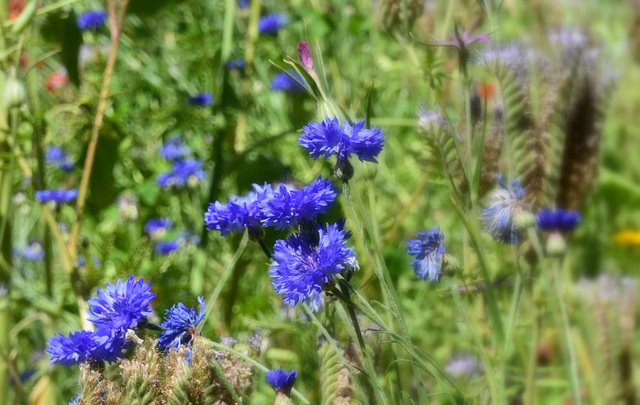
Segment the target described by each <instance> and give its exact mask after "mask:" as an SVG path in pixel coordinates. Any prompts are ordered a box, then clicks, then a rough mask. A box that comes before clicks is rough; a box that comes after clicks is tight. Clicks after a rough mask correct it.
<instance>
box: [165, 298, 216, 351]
mask: <svg viewBox="0 0 640 405" xmlns="http://www.w3.org/2000/svg"><path fill="white" fill-rule="evenodd" d="M198 302H199V303H200V312H196V309H195V307H194V308H191V309H188V308H187V307H186V306H185V305H184V304H183V303H179V304H178V305H174V306H173V307H172V308H171V309H170V310H168V311H167V312H166V314H165V315H164V322H163V323H162V325H161V326H162V327H163V328H164V329H165V331H164V332H162V334H161V335H160V337H159V338H158V347H159V348H160V349H161V350H167V349H169V348H174V349H176V350H177V349H178V347H179V346H180V345H188V344H190V343H191V342H192V341H193V338H194V337H195V336H197V335H198V324H199V323H200V322H202V320H203V319H204V314H205V306H204V298H203V297H198Z"/></svg>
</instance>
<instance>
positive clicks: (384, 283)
mask: <svg viewBox="0 0 640 405" xmlns="http://www.w3.org/2000/svg"><path fill="white" fill-rule="evenodd" d="M342 190H343V193H344V199H345V203H346V205H347V209H348V210H349V214H350V216H351V220H352V221H353V227H354V228H355V230H356V233H357V235H358V239H359V240H360V244H361V245H362V249H363V250H364V252H365V255H366V256H367V259H368V260H369V263H371V267H372V268H373V271H374V273H375V274H376V277H378V280H379V282H380V286H381V287H382V292H383V296H384V298H385V303H386V304H387V305H390V307H391V311H392V312H393V313H394V314H395V315H396V320H397V322H398V325H399V326H400V330H401V333H402V336H403V339H404V340H406V342H407V343H409V342H411V336H410V334H409V328H407V324H406V323H405V321H404V317H403V315H402V312H401V309H400V306H399V305H398V299H397V294H396V292H395V289H394V288H393V284H392V283H391V277H389V271H388V269H387V268H386V264H385V263H384V260H383V258H382V255H380V256H379V259H380V263H381V264H382V267H383V268H384V270H383V268H381V267H380V266H379V265H378V264H377V262H376V261H375V260H374V258H373V256H372V254H371V251H370V250H369V248H368V247H367V244H366V243H365V239H364V232H363V230H362V225H361V222H360V220H359V218H358V214H357V213H356V210H355V208H354V206H353V199H352V196H351V187H350V186H349V182H343V183H342ZM378 248H379V246H378ZM412 369H413V378H414V379H415V382H416V384H417V385H418V395H419V396H420V402H421V403H424V401H427V398H426V395H425V392H426V391H425V388H424V384H423V382H422V373H421V372H420V368H419V367H418V366H417V365H416V364H413V363H412Z"/></svg>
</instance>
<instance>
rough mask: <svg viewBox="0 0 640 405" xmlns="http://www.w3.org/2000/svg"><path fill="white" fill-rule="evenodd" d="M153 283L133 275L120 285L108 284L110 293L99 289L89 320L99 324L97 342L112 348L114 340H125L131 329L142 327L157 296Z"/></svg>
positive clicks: (92, 303)
mask: <svg viewBox="0 0 640 405" xmlns="http://www.w3.org/2000/svg"><path fill="white" fill-rule="evenodd" d="M150 290H151V284H150V283H145V282H144V280H142V279H138V280H135V279H134V278H133V275H131V276H129V278H128V279H127V281H124V282H123V281H122V280H118V282H117V284H115V285H114V284H111V283H107V289H106V290H98V298H94V299H91V300H89V305H90V306H91V310H90V311H89V317H88V318H87V319H88V320H90V321H92V322H93V323H95V324H96V327H97V331H96V333H97V335H98V337H97V339H98V341H99V343H100V344H103V345H105V347H106V348H107V349H109V348H110V347H111V346H112V345H113V344H114V343H113V342H114V339H118V338H122V337H124V335H125V334H126V332H127V330H128V329H133V328H135V327H137V326H138V324H140V323H141V322H143V320H145V319H146V316H147V315H149V314H150V313H151V307H150V305H151V302H152V301H153V300H154V299H155V298H156V295H155V294H154V293H152V292H151V291H150Z"/></svg>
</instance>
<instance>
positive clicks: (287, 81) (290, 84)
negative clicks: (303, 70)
mask: <svg viewBox="0 0 640 405" xmlns="http://www.w3.org/2000/svg"><path fill="white" fill-rule="evenodd" d="M287 72H288V73H289V74H290V75H291V76H293V77H295V78H296V80H297V81H298V82H300V83H302V84H304V83H305V81H304V79H303V78H302V76H300V75H299V74H298V73H296V72H294V71H293V70H288V71H287ZM271 90H273V91H281V92H284V93H303V92H304V89H303V88H302V87H300V85H299V84H298V83H296V81H295V80H293V79H292V78H291V77H289V75H287V74H286V73H284V72H280V73H278V74H277V75H276V77H274V78H273V81H272V82H271Z"/></svg>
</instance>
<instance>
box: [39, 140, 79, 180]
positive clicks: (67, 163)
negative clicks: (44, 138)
mask: <svg viewBox="0 0 640 405" xmlns="http://www.w3.org/2000/svg"><path fill="white" fill-rule="evenodd" d="M45 163H46V164H48V165H50V166H54V167H57V168H60V169H62V170H63V171H65V172H67V173H68V172H70V171H72V170H73V168H74V166H75V163H74V162H73V159H72V158H71V155H69V154H68V153H67V152H65V151H64V149H62V148H61V147H59V146H49V149H47V157H46V159H45Z"/></svg>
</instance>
